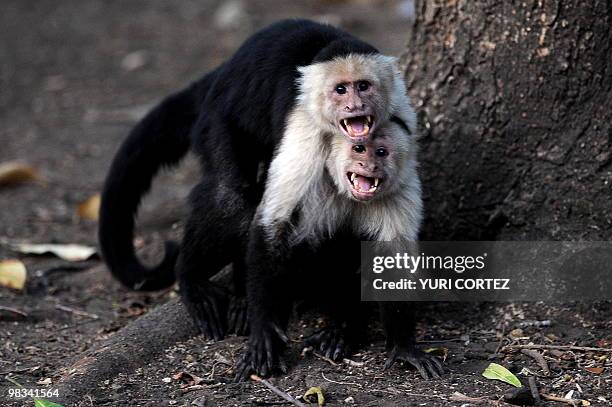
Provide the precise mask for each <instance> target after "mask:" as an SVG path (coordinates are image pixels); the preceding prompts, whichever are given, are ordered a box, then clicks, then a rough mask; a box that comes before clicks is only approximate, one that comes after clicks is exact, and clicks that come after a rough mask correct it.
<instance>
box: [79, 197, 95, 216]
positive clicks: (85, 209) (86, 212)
mask: <svg viewBox="0 0 612 407" xmlns="http://www.w3.org/2000/svg"><path fill="white" fill-rule="evenodd" d="M98 212H100V194H95V195H93V196H91V197H89V198H88V199H87V200H85V201H83V202H81V203H80V204H79V206H78V207H77V213H78V215H79V217H80V218H81V219H89V220H98Z"/></svg>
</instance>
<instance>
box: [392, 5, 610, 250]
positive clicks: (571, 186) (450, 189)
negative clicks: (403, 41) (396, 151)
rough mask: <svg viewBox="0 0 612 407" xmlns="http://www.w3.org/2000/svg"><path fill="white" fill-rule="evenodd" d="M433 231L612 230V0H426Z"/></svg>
mask: <svg viewBox="0 0 612 407" xmlns="http://www.w3.org/2000/svg"><path fill="white" fill-rule="evenodd" d="M416 11H417V20H416V22H415V24H414V26H413V28H412V32H411V35H410V39H409V44H408V48H407V52H406V54H405V58H404V61H405V63H406V66H407V67H406V78H407V80H408V83H409V90H410V92H411V95H412V97H413V98H414V101H415V103H416V105H417V108H418V110H419V114H420V115H421V118H422V119H423V120H421V122H422V123H423V124H424V127H425V128H424V137H423V142H422V149H423V151H422V155H421V160H422V174H423V181H424V182H423V183H424V188H425V195H426V208H427V211H428V212H427V217H426V222H425V230H424V232H423V236H422V238H423V239H425V240H450V239H453V240H481V239H483V240H484V239H487V240H488V239H491V240H492V239H495V240H504V239H507V240H522V239H551V240H570V239H572V240H573V239H585V240H608V239H610V238H612V190H611V188H612V157H611V149H612V28H611V27H612V2H611V1H609V0H608V1H605V0H595V1H592V0H563V1H561V0H540V1H524V2H518V1H500V0H416Z"/></svg>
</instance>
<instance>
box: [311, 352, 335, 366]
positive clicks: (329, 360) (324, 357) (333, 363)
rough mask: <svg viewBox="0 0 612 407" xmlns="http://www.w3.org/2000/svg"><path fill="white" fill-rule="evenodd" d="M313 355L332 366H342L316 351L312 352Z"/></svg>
mask: <svg viewBox="0 0 612 407" xmlns="http://www.w3.org/2000/svg"><path fill="white" fill-rule="evenodd" d="M312 354H313V355H315V356H316V357H317V358H319V359H321V360H324V361H326V362H327V363H329V364H330V365H332V366H340V365H339V364H338V363H336V362H334V361H333V360H331V359H330V358H328V357H327V356H325V355H321V354H319V353H317V352H315V351H313V352H312Z"/></svg>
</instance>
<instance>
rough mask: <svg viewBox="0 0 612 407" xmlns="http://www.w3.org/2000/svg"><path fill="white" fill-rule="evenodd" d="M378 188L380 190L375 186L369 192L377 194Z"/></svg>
mask: <svg viewBox="0 0 612 407" xmlns="http://www.w3.org/2000/svg"><path fill="white" fill-rule="evenodd" d="M376 188H378V187H376V186H373V187H372V188H370V189H369V190H368V192H376Z"/></svg>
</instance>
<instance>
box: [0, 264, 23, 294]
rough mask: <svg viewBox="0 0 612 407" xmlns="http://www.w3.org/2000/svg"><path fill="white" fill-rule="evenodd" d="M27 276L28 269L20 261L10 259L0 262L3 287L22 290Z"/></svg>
mask: <svg viewBox="0 0 612 407" xmlns="http://www.w3.org/2000/svg"><path fill="white" fill-rule="evenodd" d="M26 276H27V270H26V267H25V265H24V264H23V263H22V262H20V261H19V260H15V259H8V260H2V261H0V285H1V286H4V287H9V288H14V289H16V290H21V289H23V286H24V285H25V282H26Z"/></svg>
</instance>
